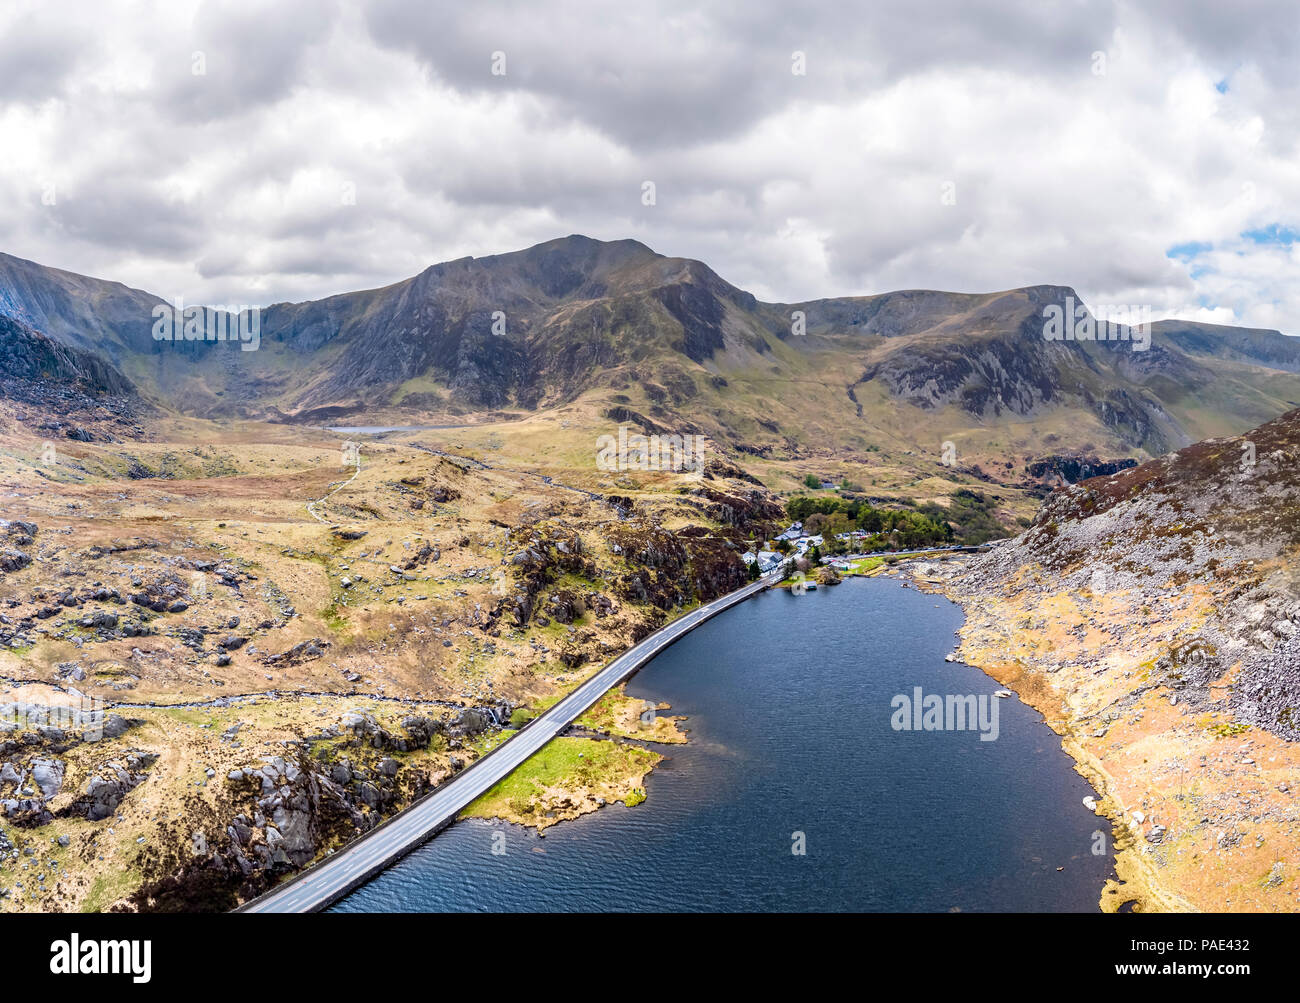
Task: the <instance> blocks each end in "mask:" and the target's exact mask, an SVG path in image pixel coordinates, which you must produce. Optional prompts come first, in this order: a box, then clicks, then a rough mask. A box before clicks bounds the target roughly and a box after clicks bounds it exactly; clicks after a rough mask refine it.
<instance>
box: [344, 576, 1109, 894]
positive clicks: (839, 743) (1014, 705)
mask: <svg viewBox="0 0 1300 1003" xmlns="http://www.w3.org/2000/svg"><path fill="white" fill-rule="evenodd" d="M960 624H961V611H960V610H959V609H958V608H957V607H955V606H953V605H952V604H950V603H948V602H946V601H944V600H942V599H940V598H938V597H934V596H927V595H923V594H921V593H918V592H915V591H913V590H910V589H904V588H902V587H901V586H899V585H898V584H897V583H895V582H892V581H886V580H880V581H876V580H858V581H848V582H845V583H844V584H843V585H839V586H836V587H833V588H823V589H821V590H819V591H817V592H814V593H809V594H807V595H803V596H793V595H790V594H789V593H788V592H785V591H779V590H778V591H773V592H767V593H764V594H762V595H759V596H758V597H756V598H754V599H751V600H749V601H748V602H745V603H742V604H741V605H740V606H737V607H735V608H733V609H732V610H730V611H728V612H726V613H724V614H722V615H721V616H719V617H717V618H716V619H714V620H712V621H710V622H709V623H707V624H705V625H704V626H703V627H701V628H699V629H698V630H696V631H695V632H693V633H692V634H690V635H688V636H687V637H686V638H684V639H683V640H681V641H679V642H678V643H677V644H675V645H674V646H673V647H671V648H669V649H668V650H667V651H666V652H664V653H663V654H662V655H660V656H659V657H658V658H657V659H655V661H654V662H653V663H651V664H650V665H649V666H647V667H646V668H645V669H643V670H642V671H641V672H640V673H639V674H638V675H637V676H636V677H634V679H633V681H632V682H631V683H630V684H629V686H628V691H629V692H630V693H631V694H633V695H635V696H638V697H645V698H647V699H649V700H654V701H660V700H664V701H667V702H669V703H671V704H672V705H673V713H677V714H687V715H689V716H690V720H689V721H688V722H687V727H689V728H690V730H691V741H690V744H688V745H686V746H661V747H659V748H660V751H662V752H665V753H666V754H667V755H668V757H669V758H668V759H667V760H666V761H665V762H664V763H662V764H661V765H660V766H659V767H658V768H657V769H656V770H655V771H654V772H653V773H652V774H651V775H650V777H649V779H648V782H647V785H646V791H647V794H648V799H647V800H646V801H645V802H644V803H643V804H641V805H638V806H636V807H634V808H626V807H623V806H622V805H614V806H611V807H606V808H602V809H600V810H599V811H598V812H596V813H594V814H592V815H588V816H585V817H584V818H581V819H578V820H575V821H571V822H562V823H560V824H559V825H557V826H554V827H552V828H550V829H548V830H547V835H546V837H545V838H538V836H537V835H536V833H535V832H533V831H532V830H525V829H523V828H521V827H519V826H514V825H509V824H506V823H501V822H484V821H478V820H469V821H464V822H459V823H457V824H456V825H454V826H452V827H451V828H449V829H447V830H446V831H445V832H443V833H442V834H440V835H439V836H438V837H436V838H435V839H434V840H433V841H432V842H430V843H428V844H427V845H426V846H424V847H423V848H422V849H420V850H418V851H417V852H415V853H413V854H412V855H411V856H409V857H407V858H406V859H405V860H403V861H401V862H399V863H398V864H396V865H394V866H393V867H392V868H390V869H389V870H388V871H386V872H385V873H383V874H381V875H380V876H379V877H377V878H375V879H374V880H373V881H372V882H370V883H369V884H368V885H366V886H364V887H362V888H360V889H358V890H357V891H356V892H354V893H353V894H352V895H350V896H349V897H348V898H346V899H344V900H343V901H342V902H341V903H339V904H338V905H337V906H336V907H335V908H336V910H339V911H347V912H362V911H432V910H439V911H441V910H457V911H460V910H466V911H468V910H494V911H499V910H540V911H551V910H566V911H567V910H787V911H789V910H798V911H805V910H888V911H949V910H958V909H960V910H963V911H974V910H1032V911H1057V910H1077V911H1095V910H1096V909H1097V902H1098V898H1099V896H1100V893H1101V887H1102V884H1103V883H1104V881H1105V879H1106V877H1107V876H1108V875H1110V874H1112V873H1113V871H1112V858H1111V857H1110V856H1109V854H1107V855H1103V856H1094V855H1093V853H1092V847H1093V845H1094V837H1093V833H1094V831H1095V830H1096V829H1097V828H1098V819H1097V818H1096V817H1095V816H1093V815H1092V814H1091V813H1090V812H1088V811H1087V810H1086V809H1085V808H1084V807H1083V805H1082V798H1083V797H1084V796H1085V795H1088V794H1091V793H1093V791H1092V789H1091V788H1090V787H1089V786H1088V785H1087V784H1086V783H1085V782H1084V780H1083V779H1082V778H1080V777H1079V776H1078V774H1076V773H1075V772H1074V770H1073V769H1072V767H1071V763H1070V760H1069V758H1068V757H1067V756H1066V755H1065V753H1064V752H1062V751H1061V747H1060V741H1059V739H1058V738H1057V737H1056V736H1055V735H1054V734H1053V733H1052V731H1051V730H1050V729H1049V728H1048V727H1047V726H1046V725H1045V724H1044V723H1043V720H1042V718H1041V716H1040V715H1039V714H1038V713H1037V712H1036V711H1034V710H1031V709H1030V708H1029V707H1027V706H1025V705H1024V704H1022V703H1020V702H1019V700H1017V699H1015V698H1014V697H1013V698H1010V699H1001V700H998V699H996V698H994V697H992V693H993V692H994V690H995V689H997V688H998V686H997V684H996V683H994V681H993V680H992V679H990V678H989V677H987V676H985V675H984V674H983V673H982V672H980V671H979V670H978V669H974V668H971V667H969V666H965V665H960V664H956V663H948V662H945V661H944V655H945V654H947V653H948V652H949V651H951V650H952V648H953V644H954V631H955V630H956V628H957V627H958V626H960ZM916 686H920V687H922V688H923V690H924V692H925V693H938V694H972V693H973V694H986V695H988V696H989V699H990V701H996V703H997V705H998V707H997V709H998V732H999V734H998V737H997V739H996V740H995V741H980V737H979V732H978V731H974V730H971V731H910V732H908V731H896V730H894V729H893V728H892V727H891V723H890V722H891V715H892V714H893V712H894V708H893V706H892V705H891V701H892V699H893V698H894V696H895V695H897V694H907V695H909V696H910V695H911V694H912V693H913V688H914V687H916ZM797 832H799V833H803V841H804V844H805V848H806V854H805V855H802V856H800V855H795V854H793V853H792V852H791V850H792V847H793V846H794V843H795V840H796V838H797V837H795V836H794V834H795V833H797ZM494 834H504V837H505V843H504V846H505V851H506V852H505V853H504V855H494V854H493V853H492V847H493V836H494ZM1109 837H1110V834H1109V831H1107V832H1106V837H1105V839H1106V845H1109ZM497 839H498V842H499V840H500V835H497ZM1058 867H1063V868H1064V870H1063V871H1058V870H1057V868H1058Z"/></svg>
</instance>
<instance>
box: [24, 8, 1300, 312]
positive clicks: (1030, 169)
mask: <svg viewBox="0 0 1300 1003" xmlns="http://www.w3.org/2000/svg"><path fill="white" fill-rule="evenodd" d="M72 6H73V8H74V9H75V16H74V15H73V14H71V13H69V11H68V10H67V9H66V8H67V5H65V6H64V7H63V8H56V7H54V6H53V5H44V4H37V3H29V4H26V5H22V4H19V5H16V6H14V7H12V8H11V9H8V13H6V14H0V38H2V39H4V43H3V44H2V45H0V66H3V67H4V71H3V72H0V134H2V135H4V137H5V140H6V156H5V157H4V158H3V160H2V161H0V194H2V195H3V197H2V198H0V250H5V251H8V252H9V253H13V254H18V255H20V256H23V257H28V258H33V259H35V260H38V261H41V262H43V263H46V264H51V265H55V266H58V267H62V268H68V269H72V270H75V271H81V272H86V273H89V274H94V275H100V276H103V277H106V278H113V279H119V280H121V281H124V282H127V283H128V284H131V285H135V286H139V287H142V288H146V289H149V290H151V291H155V292H157V293H159V294H161V295H167V296H175V295H183V296H184V297H185V298H186V301H187V302H197V301H201V300H207V301H210V302H252V301H259V302H270V301H275V300H286V299H290V300H298V299H306V298H314V297H319V296H324V295H329V294H331V293H336V292H344V291H347V290H350V289H355V288H360V287H364V286H371V285H378V284H383V283H387V282H391V281H394V280H397V279H400V278H403V277H406V276H408V275H411V274H414V273H416V272H418V271H420V270H422V269H423V268H425V267H426V266H427V265H429V264H432V263H433V262H436V261H440V260H446V259H450V258H457V257H462V256H464V255H466V254H473V255H484V254H494V253H500V252H503V251H508V250H514V249H517V248H520V247H524V246H527V245H529V244H532V243H535V242H537V241H540V240H545V239H549V238H551V237H555V236H560V235H563V234H567V233H574V232H579V233H586V234H589V235H590V236H594V237H599V238H605V239H615V238H621V237H627V236H632V237H636V238H637V239H640V240H642V241H644V242H645V243H647V244H649V245H650V246H652V247H654V248H655V249H656V250H659V251H661V252H663V253H666V254H677V255H682V256H687V257H696V258H700V259H703V260H705V261H706V262H707V263H708V264H709V265H711V266H712V267H713V268H714V269H715V270H716V271H717V272H718V273H719V274H720V275H722V276H723V277H724V278H726V279H728V280H730V281H732V282H734V283H736V284H738V285H740V286H742V287H744V288H746V289H749V290H750V291H752V292H754V293H755V294H756V295H758V296H760V297H763V298H768V299H779V300H785V301H795V300H805V299H811V298H814V297H817V296H829V295H848V294H858V295H861V294H867V293H874V292H881V291H885V290H889V289H895V288H905V287H928V288H940V289H957V290H968V291H975V290H992V289H1002V288H1008V287H1011V286H1018V285H1026V284H1030V283H1037V282H1051V283H1062V284H1070V285H1074V286H1075V287H1076V288H1078V289H1079V291H1080V292H1081V293H1082V294H1083V295H1084V296H1085V297H1086V298H1088V299H1089V300H1091V301H1093V302H1099V303H1100V302H1109V303H1117V302H1123V303H1149V304H1151V306H1152V308H1153V310H1154V311H1155V312H1156V313H1157V314H1159V313H1161V312H1164V311H1171V310H1178V311H1179V312H1180V313H1182V314H1183V315H1186V311H1187V310H1189V309H1192V307H1193V306H1195V309H1196V310H1197V311H1201V312H1203V313H1204V314H1205V315H1207V316H1212V317H1213V318H1214V319H1219V320H1223V319H1235V321H1236V322H1239V323H1248V324H1257V325H1264V326H1276V327H1280V328H1282V329H1283V330H1286V331H1288V332H1291V333H1300V283H1297V282H1295V281H1294V280H1295V277H1296V270H1295V266H1296V253H1297V252H1296V251H1295V250H1294V245H1291V246H1285V245H1280V244H1277V243H1272V244H1270V243H1257V242H1254V241H1251V240H1247V239H1243V238H1242V237H1241V234H1242V233H1243V232H1244V231H1248V230H1253V229H1258V228H1261V227H1265V226H1269V225H1272V224H1278V225H1281V226H1283V227H1289V228H1291V229H1292V230H1295V229H1300V155H1298V154H1300V138H1298V136H1297V127H1298V126H1300V114H1298V113H1297V112H1296V110H1295V109H1296V108H1297V107H1300V101H1297V100H1296V99H1297V97H1300V73H1298V72H1297V69H1296V64H1295V62H1294V59H1293V58H1292V57H1293V53H1294V51H1295V50H1296V48H1297V46H1296V42H1297V35H1298V29H1297V27H1296V25H1295V23H1294V22H1295V19H1294V17H1293V16H1292V15H1291V14H1290V13H1289V12H1288V10H1287V6H1286V5H1285V4H1279V5H1271V4H1261V5H1258V6H1257V8H1256V9H1255V10H1254V11H1253V12H1251V13H1241V12H1237V13H1234V14H1233V16H1231V17H1229V16H1226V15H1225V14H1224V12H1223V11H1222V10H1220V9H1219V8H1217V7H1211V6H1209V5H1203V6H1198V5H1191V6H1189V5H1187V4H1179V5H1176V6H1170V7H1169V8H1168V10H1167V11H1166V9H1165V8H1163V7H1161V6H1159V5H1156V6H1147V7H1144V9H1143V10H1138V9H1137V8H1136V6H1134V5H1128V4H1123V3H1121V4H1118V5H1117V4H1112V3H1084V4H1075V5H1071V6H1070V7H1069V8H1068V13H1067V14H1066V15H1062V14H1060V13H1049V12H1046V8H1042V7H1041V5H1038V4H1036V3H1028V2H1027V3H1025V4H1023V5H1019V6H1016V5H1013V6H1011V7H1006V6H1005V5H1003V7H1002V9H1001V10H1000V12H998V13H993V12H991V11H990V10H989V9H981V8H979V7H977V6H975V5H971V4H967V3H958V2H956V0H953V2H952V3H941V2H929V3H912V4H906V5H903V4H899V5H885V6H884V7H883V8H881V9H880V10H877V11H874V12H873V13H872V14H871V15H870V16H863V15H862V14H860V13H853V12H850V11H848V10H845V9H842V8H841V9H840V11H841V12H839V13H833V12H831V10H830V9H829V8H828V9H826V10H820V11H813V12H805V11H801V10H798V9H796V8H793V7H790V6H788V5H778V4H774V3H769V4H764V5H755V4H747V5H744V6H743V8H742V7H736V8H725V9H723V8H718V9H717V11H710V12H707V13H706V12H701V11H700V10H699V9H698V7H697V5H694V4H685V3H680V4H678V3H668V2H665V3H662V4H657V5H656V4H638V5H635V6H633V7H628V6H627V5H624V6H622V7H611V6H610V5H608V4H607V3H603V2H602V3H599V4H588V3H566V4H548V5H540V4H536V3H531V4H495V5H494V4H478V5H474V6H472V7H469V8H464V9H463V10H462V12H460V13H459V14H458V15H451V14H448V13H446V12H439V13H435V12H433V11H431V10H429V9H428V8H426V7H425V6H424V5H416V4H398V3H396V2H387V0H377V2H375V3H372V4H369V5H367V6H366V7H364V8H362V9H360V10H358V9H355V8H351V7H345V6H341V5H335V4H325V5H302V6H299V7H297V8H295V9H293V10H286V9H285V8H284V5H283V4H279V3H277V4H269V3H265V4H264V3H238V4H221V5H216V4H208V3H188V4H184V3H182V4H166V5H156V6H155V5H150V6H147V7H145V6H141V5H139V4H134V3H126V2H120V0H119V2H113V0H109V2H94V3H91V2H89V0H87V2H86V3H84V4H75V5H72ZM718 11H720V12H718ZM497 49H501V50H504V51H506V53H507V76H506V77H505V78H500V77H493V76H492V74H491V72H490V58H491V53H492V52H493V51H494V50H497ZM795 49H799V50H801V51H804V52H806V53H807V58H808V74H807V76H806V77H797V76H794V75H792V74H791V73H790V65H791V64H790V53H791V52H792V51H793V50H795ZM1099 50H1100V51H1104V52H1105V54H1106V60H1105V74H1104V75H1096V74H1094V72H1093V70H1094V65H1095V61H1094V58H1093V53H1094V52H1096V51H1099ZM196 51H201V52H203V53H204V56H205V63H206V65H205V69H206V71H207V72H206V75H201V76H195V75H194V74H193V72H192V69H193V66H192V56H193V53H194V52H196ZM1221 82H1222V83H1221ZM1216 84H1220V85H1221V88H1222V89H1221V88H1220V87H1216ZM645 180H653V181H654V182H655V183H656V185H657V194H658V201H657V204H656V205H655V206H654V207H646V206H643V205H642V204H641V199H640V196H641V184H642V182H643V181H645ZM51 183H54V184H56V190H57V200H56V203H55V204H54V205H47V204H44V203H43V201H42V194H43V193H44V191H45V190H46V188H47V187H48V185H49V184H51ZM947 183H951V184H952V185H954V186H955V193H956V200H955V203H954V204H944V201H943V200H942V199H941V195H942V194H943V192H944V191H945V189H944V187H943V186H944V185H945V184H947ZM949 190H951V189H949ZM353 196H354V197H353ZM351 203H354V204H351ZM1188 243H1198V244H1204V245H1209V248H1210V249H1209V250H1205V251H1202V252H1201V253H1199V254H1196V255H1193V256H1190V257H1188V256H1184V258H1185V259H1184V258H1179V259H1175V258H1170V257H1169V256H1167V252H1168V251H1169V249H1170V248H1172V247H1175V246H1178V245H1184V244H1188ZM1200 304H1204V305H1203V306H1202V305H1200Z"/></svg>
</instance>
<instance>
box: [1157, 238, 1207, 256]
mask: <svg viewBox="0 0 1300 1003" xmlns="http://www.w3.org/2000/svg"><path fill="white" fill-rule="evenodd" d="M1213 247H1214V245H1213V244H1209V243H1206V242H1205V241H1202V240H1189V241H1187V243H1185V244H1174V245H1173V247H1171V248H1169V250H1167V251H1165V257H1167V258H1173V259H1174V260H1175V261H1191V260H1192V259H1193V258H1194V257H1196V256H1197V255H1198V254H1204V253H1205V252H1206V251H1208V250H1210V249H1211V248H1213Z"/></svg>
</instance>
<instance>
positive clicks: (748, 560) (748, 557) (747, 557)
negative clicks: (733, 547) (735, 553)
mask: <svg viewBox="0 0 1300 1003" xmlns="http://www.w3.org/2000/svg"><path fill="white" fill-rule="evenodd" d="M740 559H741V560H742V561H744V562H745V566H746V567H748V566H749V565H751V564H753V563H754V562H755V561H757V560H758V558H757V557H755V556H754V555H753V554H752V553H751V552H750V551H748V550H747V551H745V552H744V553H743V554H741V555H740Z"/></svg>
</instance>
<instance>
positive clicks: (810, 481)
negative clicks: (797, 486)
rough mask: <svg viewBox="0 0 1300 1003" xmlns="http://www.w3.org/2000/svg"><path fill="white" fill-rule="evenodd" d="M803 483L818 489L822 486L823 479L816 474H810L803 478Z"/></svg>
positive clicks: (805, 485)
mask: <svg viewBox="0 0 1300 1003" xmlns="http://www.w3.org/2000/svg"><path fill="white" fill-rule="evenodd" d="M803 483H804V487H809V488H812V489H813V490H814V491H816V490H817V489H818V488H820V487H821V486H822V479H821V478H820V477H818V476H817V475H816V474H809V475H808V476H807V477H805V478H804V479H803Z"/></svg>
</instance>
